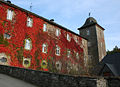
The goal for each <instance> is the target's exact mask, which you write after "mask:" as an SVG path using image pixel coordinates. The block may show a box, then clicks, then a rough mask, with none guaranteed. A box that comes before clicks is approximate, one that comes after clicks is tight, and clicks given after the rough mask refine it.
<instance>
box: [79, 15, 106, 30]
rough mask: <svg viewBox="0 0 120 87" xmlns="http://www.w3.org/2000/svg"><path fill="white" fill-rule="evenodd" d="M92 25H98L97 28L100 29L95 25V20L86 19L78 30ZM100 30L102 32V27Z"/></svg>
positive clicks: (91, 18)
mask: <svg viewBox="0 0 120 87" xmlns="http://www.w3.org/2000/svg"><path fill="white" fill-rule="evenodd" d="M92 25H98V26H99V27H101V26H100V25H99V24H98V23H97V21H96V19H95V18H93V17H89V18H87V19H86V21H85V23H84V25H83V26H82V27H80V28H78V30H80V29H83V28H86V27H90V26H92ZM101 28H102V29H103V30H104V28H103V27H101Z"/></svg>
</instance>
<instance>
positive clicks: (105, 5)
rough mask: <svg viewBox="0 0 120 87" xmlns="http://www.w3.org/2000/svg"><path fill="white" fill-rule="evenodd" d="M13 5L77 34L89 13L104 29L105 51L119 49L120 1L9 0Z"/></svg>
mask: <svg viewBox="0 0 120 87" xmlns="http://www.w3.org/2000/svg"><path fill="white" fill-rule="evenodd" d="M11 1H12V3H13V4H15V5H18V6H20V7H22V8H24V9H27V10H30V5H31V3H32V12H34V13H36V14H38V15H40V16H42V17H45V18H47V19H54V20H55V22H56V23H58V24H60V25H62V26H64V27H66V28H68V29H70V30H72V31H74V32H76V33H78V30H77V28H79V27H81V26H82V25H83V24H84V22H85V20H86V18H88V17H89V16H88V14H89V12H91V16H92V17H94V18H95V19H96V20H97V22H98V24H100V25H101V26H102V27H103V28H105V32H104V35H105V42H106V50H107V49H109V50H112V49H113V47H115V45H117V46H118V47H120V0H11Z"/></svg>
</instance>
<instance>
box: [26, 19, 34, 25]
mask: <svg viewBox="0 0 120 87" xmlns="http://www.w3.org/2000/svg"><path fill="white" fill-rule="evenodd" d="M32 26H33V19H32V18H30V17H28V18H27V27H32Z"/></svg>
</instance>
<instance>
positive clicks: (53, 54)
mask: <svg viewBox="0 0 120 87" xmlns="http://www.w3.org/2000/svg"><path fill="white" fill-rule="evenodd" d="M78 30H79V34H76V33H74V32H73V31H71V30H69V29H67V28H65V27H63V26H61V25H59V24H57V23H55V22H54V21H52V20H48V19H46V18H43V17H41V16H39V15H37V14H35V13H32V12H30V11H27V10H25V9H23V8H20V7H18V6H16V5H14V4H12V3H11V2H6V1H4V0H0V64H2V65H8V66H15V67H21V68H28V69H33V70H41V71H48V72H54V73H60V74H70V75H85V74H86V75H88V74H90V73H92V72H91V69H93V68H94V66H95V65H96V64H97V63H99V61H101V60H102V58H103V57H104V56H105V55H106V50H105V41H104V28H103V27H101V26H100V25H99V24H98V23H97V21H96V20H95V19H94V18H93V17H89V18H87V20H86V22H85V24H84V25H83V26H82V27H80V28H79V29H78Z"/></svg>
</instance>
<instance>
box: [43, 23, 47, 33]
mask: <svg viewBox="0 0 120 87" xmlns="http://www.w3.org/2000/svg"><path fill="white" fill-rule="evenodd" d="M46 31H47V25H46V24H43V32H46Z"/></svg>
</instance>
